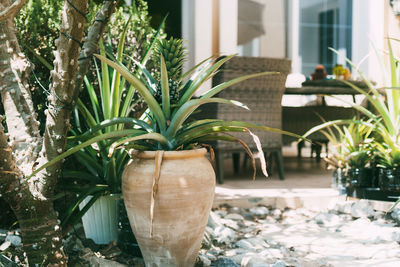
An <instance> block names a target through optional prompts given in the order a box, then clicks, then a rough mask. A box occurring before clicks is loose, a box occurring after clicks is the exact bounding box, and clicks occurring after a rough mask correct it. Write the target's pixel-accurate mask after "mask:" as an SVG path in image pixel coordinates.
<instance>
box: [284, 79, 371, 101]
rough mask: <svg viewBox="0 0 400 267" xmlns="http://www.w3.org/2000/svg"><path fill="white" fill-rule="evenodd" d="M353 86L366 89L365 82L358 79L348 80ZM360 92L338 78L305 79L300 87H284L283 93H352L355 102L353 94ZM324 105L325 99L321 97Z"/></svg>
mask: <svg viewBox="0 0 400 267" xmlns="http://www.w3.org/2000/svg"><path fill="white" fill-rule="evenodd" d="M349 82H350V83H352V84H354V85H355V86H357V87H359V88H361V89H363V90H368V87H367V86H366V84H365V83H363V82H359V81H349ZM359 94H361V93H360V92H358V91H356V90H354V89H353V88H352V87H351V86H349V85H347V84H345V83H344V82H341V81H338V80H320V81H306V82H304V83H303V84H302V87H286V90H285V95H352V96H353V102H354V103H355V96H356V95H359ZM322 103H323V105H325V99H324V98H322Z"/></svg>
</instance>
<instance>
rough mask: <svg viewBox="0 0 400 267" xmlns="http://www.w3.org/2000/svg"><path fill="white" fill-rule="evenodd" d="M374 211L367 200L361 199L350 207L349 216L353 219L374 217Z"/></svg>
mask: <svg viewBox="0 0 400 267" xmlns="http://www.w3.org/2000/svg"><path fill="white" fill-rule="evenodd" d="M374 214H375V211H374V209H373V208H372V207H371V205H370V204H369V202H368V200H365V199H361V200H360V201H356V202H355V203H354V204H353V205H352V206H351V215H352V216H353V217H355V218H367V217H372V216H374Z"/></svg>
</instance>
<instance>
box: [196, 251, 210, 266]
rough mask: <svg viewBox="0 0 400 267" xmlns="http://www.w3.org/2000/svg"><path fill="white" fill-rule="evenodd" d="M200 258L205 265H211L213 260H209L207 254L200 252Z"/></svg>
mask: <svg viewBox="0 0 400 267" xmlns="http://www.w3.org/2000/svg"><path fill="white" fill-rule="evenodd" d="M198 258H199V260H200V262H201V263H202V264H203V266H211V260H209V259H208V258H207V256H206V255H203V254H199V255H198Z"/></svg>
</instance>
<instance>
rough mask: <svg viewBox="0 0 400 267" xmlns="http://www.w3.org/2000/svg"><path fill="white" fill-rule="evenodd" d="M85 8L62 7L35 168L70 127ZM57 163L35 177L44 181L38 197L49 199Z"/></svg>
mask: <svg viewBox="0 0 400 267" xmlns="http://www.w3.org/2000/svg"><path fill="white" fill-rule="evenodd" d="M87 8H88V0H85V1H82V0H69V1H65V4H64V9H63V11H62V14H61V16H62V24H61V27H60V36H59V38H58V39H57V40H56V41H55V43H56V47H57V50H56V51H55V52H54V55H55V60H54V62H53V65H54V69H53V70H52V71H51V78H52V84H51V86H50V95H49V97H48V102H49V104H48V109H47V111H46V128H45V131H44V137H43V138H44V140H43V147H42V150H41V152H40V158H39V159H38V161H37V163H38V165H42V164H44V163H46V162H48V161H50V160H52V159H53V158H55V157H56V156H58V155H59V154H61V153H62V152H64V149H65V145H66V135H67V132H68V131H69V128H70V114H71V110H72V95H73V90H74V87H75V75H76V73H77V69H78V56H79V53H80V50H81V47H80V45H81V42H82V39H83V35H84V23H85V22H86V21H85V20H86V18H85V17H84V16H83V15H82V14H86V11H87ZM77 10H79V12H78V11H77ZM61 164H62V163H61V162H58V163H56V164H54V165H52V166H50V167H48V168H47V169H46V170H44V171H43V172H41V173H40V174H38V175H36V177H37V178H36V179H41V180H45V181H46V184H45V185H44V184H42V188H39V191H40V192H42V194H43V196H42V197H44V198H46V197H52V192H53V190H54V187H55V184H56V181H57V179H56V178H57V177H58V174H59V172H60V169H61Z"/></svg>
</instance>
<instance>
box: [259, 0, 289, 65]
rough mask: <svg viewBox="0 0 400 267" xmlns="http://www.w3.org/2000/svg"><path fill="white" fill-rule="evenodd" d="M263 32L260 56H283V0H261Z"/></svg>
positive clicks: (284, 36)
mask: <svg viewBox="0 0 400 267" xmlns="http://www.w3.org/2000/svg"><path fill="white" fill-rule="evenodd" d="M259 2H260V1H259ZM261 2H262V3H264V4H265V7H264V14H263V21H264V22H263V24H264V29H265V34H264V35H263V36H261V38H260V56H261V57H274V58H284V57H285V56H286V47H285V44H286V30H287V28H286V22H285V12H286V11H285V1H283V0H278V1H277V0H263V1H261Z"/></svg>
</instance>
